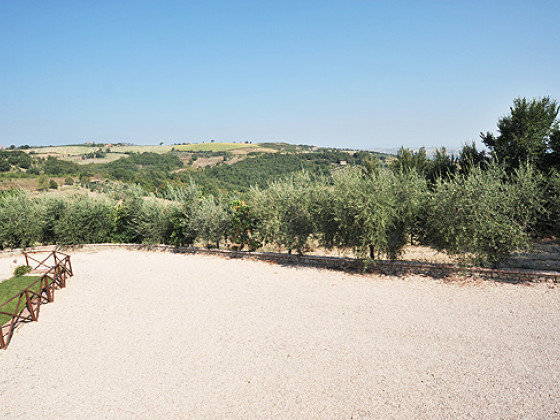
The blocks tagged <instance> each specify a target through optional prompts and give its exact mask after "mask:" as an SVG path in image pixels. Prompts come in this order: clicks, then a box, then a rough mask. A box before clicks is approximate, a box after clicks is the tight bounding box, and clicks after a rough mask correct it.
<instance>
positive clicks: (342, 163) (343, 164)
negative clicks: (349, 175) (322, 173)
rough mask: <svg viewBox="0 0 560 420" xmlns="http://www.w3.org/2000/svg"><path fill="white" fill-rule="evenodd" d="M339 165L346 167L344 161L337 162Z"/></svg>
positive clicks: (346, 163)
mask: <svg viewBox="0 0 560 420" xmlns="http://www.w3.org/2000/svg"><path fill="white" fill-rule="evenodd" d="M338 163H339V164H340V165H342V166H346V165H348V162H346V161H345V160H341V161H340V162H338Z"/></svg>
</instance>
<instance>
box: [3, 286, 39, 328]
mask: <svg viewBox="0 0 560 420" xmlns="http://www.w3.org/2000/svg"><path fill="white" fill-rule="evenodd" d="M37 279H39V276H14V277H12V278H11V279H8V280H5V281H3V282H1V283H0V304H2V303H4V302H6V301H7V300H8V299H11V298H13V297H14V296H17V295H18V294H19V293H21V292H22V291H23V290H25V289H27V288H28V287H29V286H30V285H31V284H32V283H33V282H35V281H36V280H37ZM40 288H41V285H40V284H36V285H35V286H33V288H32V289H31V290H33V291H34V292H36V293H39V290H40ZM17 303H18V299H14V300H12V301H11V302H9V303H8V304H6V305H5V306H3V307H2V311H3V312H10V311H13V310H15V309H16V307H17ZM10 319H11V317H10V316H9V315H4V314H0V325H4V324H5V323H6V322H8V321H9V320H10Z"/></svg>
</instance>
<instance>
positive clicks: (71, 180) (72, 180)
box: [64, 176, 74, 185]
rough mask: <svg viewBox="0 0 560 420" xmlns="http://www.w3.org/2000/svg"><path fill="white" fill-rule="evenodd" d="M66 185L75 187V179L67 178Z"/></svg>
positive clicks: (65, 179)
mask: <svg viewBox="0 0 560 420" xmlns="http://www.w3.org/2000/svg"><path fill="white" fill-rule="evenodd" d="M64 184H66V185H74V178H72V177H71V176H67V177H66V178H64Z"/></svg>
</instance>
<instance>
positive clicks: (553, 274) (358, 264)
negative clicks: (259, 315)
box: [0, 244, 560, 283]
mask: <svg viewBox="0 0 560 420" xmlns="http://www.w3.org/2000/svg"><path fill="white" fill-rule="evenodd" d="M123 248H124V249H130V250H142V251H159V252H174V253H180V254H206V255H217V256H221V257H226V258H244V259H251V260H260V261H269V262H274V263H277V264H284V265H291V266H308V267H317V268H326V269H331V270H343V271H352V272H368V273H376V274H384V275H393V276H394V275H396V276H403V275H408V274H416V275H425V276H430V277H435V278H446V277H460V276H467V277H468V276H473V277H480V278H482V279H484V280H491V281H498V282H506V283H528V282H530V283H560V272H557V271H536V270H528V269H490V268H480V267H461V266H458V265H451V264H434V263H420V262H411V261H389V260H379V261H371V262H367V261H363V260H359V259H354V258H339V257H324V256H319V255H290V254H281V253H275V252H246V251H231V250H222V249H205V248H196V247H174V246H170V245H143V244H85V245H65V246H56V245H47V246H38V247H32V248H29V249H26V250H35V251H54V250H56V251H80V250H92V251H97V250H104V249H123ZM21 252H22V250H21V249H17V250H15V249H14V250H7V251H0V255H6V256H12V255H15V254H18V255H19V254H21Z"/></svg>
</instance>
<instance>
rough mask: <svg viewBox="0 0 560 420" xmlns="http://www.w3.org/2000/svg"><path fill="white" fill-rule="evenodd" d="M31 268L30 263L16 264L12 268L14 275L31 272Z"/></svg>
mask: <svg viewBox="0 0 560 420" xmlns="http://www.w3.org/2000/svg"><path fill="white" fill-rule="evenodd" d="M31 270H32V268H31V266H30V265H18V266H17V267H16V268H15V270H14V276H16V277H18V276H24V275H26V274H28V273H29V272H31Z"/></svg>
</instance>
